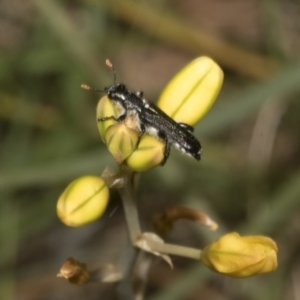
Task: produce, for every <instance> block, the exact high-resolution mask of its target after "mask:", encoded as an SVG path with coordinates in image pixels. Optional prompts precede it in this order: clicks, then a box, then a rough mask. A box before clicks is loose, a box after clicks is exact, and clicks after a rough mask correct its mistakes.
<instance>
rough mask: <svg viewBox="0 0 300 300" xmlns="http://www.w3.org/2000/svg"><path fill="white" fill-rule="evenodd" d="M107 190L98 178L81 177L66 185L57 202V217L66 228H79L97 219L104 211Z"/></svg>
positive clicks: (106, 201) (107, 195)
mask: <svg viewBox="0 0 300 300" xmlns="http://www.w3.org/2000/svg"><path fill="white" fill-rule="evenodd" d="M108 199H109V190H108V188H107V186H106V184H105V182H104V181H103V179H101V178H100V177H97V176H83V177H80V178H78V179H76V180H74V181H73V182H72V183H70V184H69V185H68V187H67V188H66V189H65V190H64V192H63V193H62V194H61V196H60V197H59V199H58V202H57V206H56V209H57V215H58V217H59V219H60V220H61V221H62V222H63V223H64V224H65V225H67V226H72V227H79V226H82V225H85V224H88V223H91V222H93V221H94V220H95V219H97V218H99V217H100V216H101V215H102V214H103V212H104V211H105V209H106V206H107V204H108Z"/></svg>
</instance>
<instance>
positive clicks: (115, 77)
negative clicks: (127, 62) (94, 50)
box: [105, 59, 117, 84]
mask: <svg viewBox="0 0 300 300" xmlns="http://www.w3.org/2000/svg"><path fill="white" fill-rule="evenodd" d="M105 64H106V65H107V66H108V67H109V68H110V69H111V70H112V72H113V76H114V84H116V82H117V76H116V70H115V68H114V65H113V64H112V63H111V61H110V60H109V59H107V60H106V61H105Z"/></svg>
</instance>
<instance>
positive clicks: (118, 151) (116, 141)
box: [105, 123, 139, 164]
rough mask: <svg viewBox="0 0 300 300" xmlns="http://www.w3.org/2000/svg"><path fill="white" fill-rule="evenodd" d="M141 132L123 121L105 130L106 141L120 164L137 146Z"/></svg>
mask: <svg viewBox="0 0 300 300" xmlns="http://www.w3.org/2000/svg"><path fill="white" fill-rule="evenodd" d="M138 139H139V134H138V132H137V131H135V130H133V129H130V128H128V127H127V126H126V125H125V124H123V123H117V124H114V125H111V126H110V127H109V128H108V129H107V130H106V132H105V143H106V145H107V148H108V150H109V152H110V153H111V154H112V156H113V157H114V159H115V160H116V162H117V163H118V164H121V163H122V162H123V161H124V160H125V159H126V158H127V157H128V156H129V155H130V154H131V153H132V152H133V150H134V149H136V147H137V143H138Z"/></svg>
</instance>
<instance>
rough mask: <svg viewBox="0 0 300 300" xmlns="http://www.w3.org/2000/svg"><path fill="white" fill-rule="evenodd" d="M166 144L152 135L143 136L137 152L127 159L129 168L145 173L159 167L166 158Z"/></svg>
mask: <svg viewBox="0 0 300 300" xmlns="http://www.w3.org/2000/svg"><path fill="white" fill-rule="evenodd" d="M164 149H165V144H164V143H163V142H162V141H159V140H157V139H156V138H154V137H152V136H150V135H147V134H146V135H143V136H142V137H141V140H140V142H139V145H138V147H137V149H136V150H135V151H133V153H132V154H131V155H130V156H129V157H128V158H127V160H126V164H127V166H128V167H129V168H130V169H132V170H134V171H136V172H144V171H147V170H150V169H152V168H154V167H156V166H158V165H159V164H160V163H161V162H162V160H163V158H164Z"/></svg>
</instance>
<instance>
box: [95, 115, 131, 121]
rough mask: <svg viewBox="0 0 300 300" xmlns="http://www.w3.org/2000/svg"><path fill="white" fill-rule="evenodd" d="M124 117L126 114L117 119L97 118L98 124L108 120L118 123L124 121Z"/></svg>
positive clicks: (112, 117)
mask: <svg viewBox="0 0 300 300" xmlns="http://www.w3.org/2000/svg"><path fill="white" fill-rule="evenodd" d="M125 117H126V114H123V115H120V116H119V117H118V118H116V117H115V116H109V117H103V118H99V119H98V122H105V121H108V120H114V121H116V122H119V121H123V120H124V119H125Z"/></svg>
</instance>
